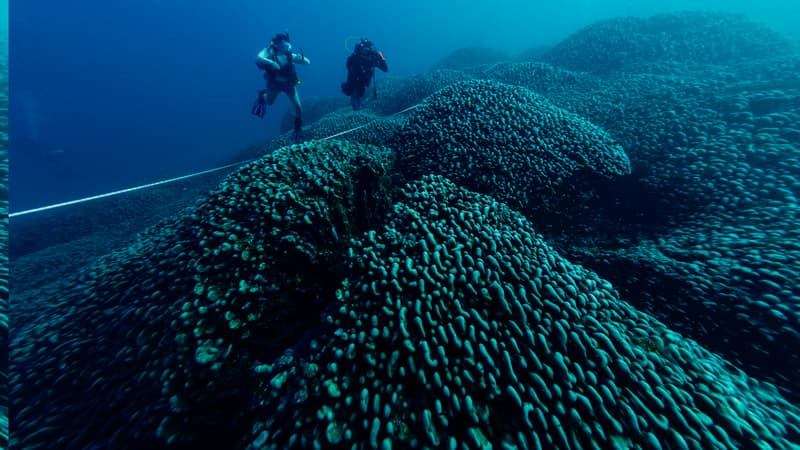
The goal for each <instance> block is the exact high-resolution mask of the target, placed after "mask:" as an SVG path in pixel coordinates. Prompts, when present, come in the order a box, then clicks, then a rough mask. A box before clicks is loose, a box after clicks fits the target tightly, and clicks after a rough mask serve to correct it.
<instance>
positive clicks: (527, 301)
mask: <svg viewBox="0 0 800 450" xmlns="http://www.w3.org/2000/svg"><path fill="white" fill-rule="evenodd" d="M349 263H350V270H349V271H348V273H349V276H348V278H347V281H348V282H347V283H346V285H344V286H342V289H341V291H340V294H339V295H338V301H337V302H335V303H334V304H332V305H331V306H330V307H329V308H328V309H327V311H328V315H327V318H326V322H327V324H328V325H329V327H328V330H327V333H326V334H324V335H322V336H320V337H319V338H318V339H316V340H314V341H312V342H310V343H309V344H308V348H307V349H306V350H304V351H301V352H300V353H301V354H302V356H298V354H294V355H291V356H287V357H286V358H284V359H282V360H281V361H279V362H276V363H275V364H273V365H270V366H269V367H268V368H267V369H266V371H265V372H264V374H263V375H264V376H263V379H264V381H263V384H262V389H261V392H263V394H264V395H263V397H262V402H263V403H264V406H263V407H262V408H261V409H260V411H259V414H258V417H257V419H258V422H257V424H256V426H254V428H253V432H252V438H251V444H252V448H313V447H326V446H342V447H349V446H351V445H355V444H356V443H360V445H364V446H365V447H367V448H393V447H400V448H417V447H430V448H440V447H449V448H487V447H491V448H503V447H517V448H611V447H613V446H614V445H615V443H618V442H620V441H625V442H628V443H631V444H634V443H635V444H634V445H640V446H643V447H652V448H662V447H670V448H672V447H682V448H716V447H722V448H744V447H756V446H767V447H775V448H782V447H785V446H787V445H789V443H790V442H792V441H796V440H797V439H798V438H800V427H799V426H798V423H800V410H798V409H797V408H796V407H794V406H791V405H790V404H788V403H786V402H785V401H784V400H782V399H781V398H780V397H779V396H776V395H775V394H774V393H772V392H770V391H769V387H768V386H764V387H756V386H754V385H753V384H752V383H753V380H751V379H749V378H748V377H747V376H746V375H744V374H743V373H741V372H738V371H737V370H735V369H733V368H731V367H730V366H729V365H728V364H727V363H726V362H725V361H724V360H722V359H720V358H718V357H716V356H714V355H713V354H711V353H709V352H707V351H705V350H703V349H702V348H701V347H699V346H698V345H697V344H695V343H693V342H691V341H689V340H686V339H684V338H682V337H681V336H679V335H677V334H676V333H673V332H671V331H669V330H668V329H667V328H666V327H665V326H664V325H663V324H661V323H659V322H657V321H655V320H653V319H652V318H651V317H650V316H648V315H646V314H642V313H640V312H637V311H636V310H634V309H633V308H631V307H630V306H629V305H628V304H627V303H626V302H624V301H622V300H620V299H619V297H618V295H617V293H616V291H615V290H614V289H613V288H612V286H611V285H610V284H609V283H608V282H606V281H604V280H602V279H601V278H599V277H598V276H597V275H596V274H595V273H593V272H591V271H588V270H586V269H584V268H582V267H581V266H577V265H573V264H571V263H570V262H568V261H567V260H565V259H563V258H562V257H561V256H559V255H558V254H557V253H556V252H555V251H553V250H552V249H551V248H550V247H549V246H548V245H547V244H545V243H544V241H543V240H542V238H541V237H540V236H539V235H537V234H536V233H535V232H534V230H533V228H532V227H531V224H530V223H529V222H528V221H527V220H526V219H525V218H524V217H522V216H521V215H519V214H518V213H515V212H513V211H512V210H510V209H509V208H508V207H506V206H505V205H503V204H501V203H498V202H496V201H495V200H493V199H492V198H490V197H486V196H482V195H477V194H474V193H470V192H468V191H466V190H464V189H461V188H458V187H456V186H455V185H454V184H453V183H451V182H449V181H447V180H446V179H442V178H440V177H436V176H426V177H423V179H422V180H421V181H418V182H414V183H411V184H410V185H408V186H407V187H406V188H405V189H404V195H403V196H402V197H401V198H400V199H399V201H398V203H396V204H395V207H394V211H393V212H392V214H391V215H390V217H389V220H388V222H387V224H386V226H385V227H383V228H382V229H381V230H379V231H370V232H369V233H367V234H366V235H365V236H364V237H363V238H361V239H359V240H358V241H357V242H356V243H355V245H354V247H353V249H352V251H351V252H350V258H349ZM309 366H312V367H315V368H319V370H318V371H313V373H311V374H309V373H308V371H307V370H306V369H305V368H307V367H309ZM276 380H280V382H276Z"/></svg>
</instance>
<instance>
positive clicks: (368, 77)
mask: <svg viewBox="0 0 800 450" xmlns="http://www.w3.org/2000/svg"><path fill="white" fill-rule="evenodd" d="M376 67H377V68H378V69H380V70H382V71H383V72H386V71H387V70H389V68H388V66H387V65H386V58H384V56H383V53H382V52H381V51H380V50H378V48H377V47H375V44H373V43H372V42H370V41H369V40H368V39H363V38H362V39H361V42H359V43H358V44H357V45H356V47H355V49H353V54H352V55H350V56H349V57H348V58H347V81H345V82H344V83H342V92H344V95H347V96H349V97H350V104H351V105H352V106H353V110H354V111H358V110H359V109H361V100H362V99H363V98H364V92H365V91H366V89H367V86H369V84H370V82H371V81H372V78H373V76H374V74H375V68H376ZM373 87H374V85H373Z"/></svg>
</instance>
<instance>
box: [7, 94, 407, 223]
mask: <svg viewBox="0 0 800 450" xmlns="http://www.w3.org/2000/svg"><path fill="white" fill-rule="evenodd" d="M419 106H420V104H416V105H414V106H409V107H408V108H406V109H403V110H400V111H397V112H396V113H394V114H390V115H389V116H388V117H392V116H396V115H399V114H403V113H404V112H408V111H411V110H412V109H415V108H418V107H419ZM376 120H377V119H373V120H371V121H369V122H367V123H365V124H364V125H360V126H357V127H355V128H351V129H349V130H345V131H342V132H339V133H336V134H332V135H330V136H326V137H324V138H321V139H317V140H318V141H325V140H328V139H333V138H335V137H338V136H342V135H344V134H348V133H352V132H353V131H356V130H360V129H361V128H364V127H366V126H367V125H369V124H371V123H372V122H375V121H376ZM256 159H258V158H253V159H248V160H247V161H240V162H236V163H232V164H227V165H224V166H222V167H217V168H214V169H209V170H204V171H202V172H195V173H190V174H189V175H183V176H180V177H176V178H170V179H168V180H161V181H156V182H154V183H149V184H143V185H140V186H134V187H130V188H126V189H120V190H118V191H113V192H106V193H105V194H98V195H93V196H91V197H85V198H80V199H77V200H70V201H68V202H63V203H56V204H53V205H48V206H42V207H39V208H33V209H27V210H25V211H18V212H13V213H11V214H9V215H8V217H18V216H24V215H26V214H33V213H38V212H42V211H47V210H49V209H55V208H61V207H63V206H69V205H75V204H78V203H84V202H89V201H92V200H98V199H101V198H106V197H111V196H114V195H120V194H127V193H128V192H134V191H139V190H142V189H147V188H151V187H154V186H160V185H162V184H167V183H172V182H175V181H180V180H185V179H187V178H192V177H197V176H200V175H205V174H207V173H211V172H216V171H218V170H224V169H227V168H229V167H234V166H240V165H242V164H247V163H249V162H252V161H255V160H256Z"/></svg>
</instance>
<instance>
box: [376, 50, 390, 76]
mask: <svg viewBox="0 0 800 450" xmlns="http://www.w3.org/2000/svg"><path fill="white" fill-rule="evenodd" d="M375 67H377V68H378V69H381V71H382V72H386V71H388V70H389V66H387V65H386V58H384V57H383V52H377V53H376V54H375Z"/></svg>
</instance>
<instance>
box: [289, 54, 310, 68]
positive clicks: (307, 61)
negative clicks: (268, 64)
mask: <svg viewBox="0 0 800 450" xmlns="http://www.w3.org/2000/svg"><path fill="white" fill-rule="evenodd" d="M292 61H294V62H295V63H297V64H306V65H308V64H311V60H310V59H308V58H306V57H305V55H298V54H297V53H292Z"/></svg>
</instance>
